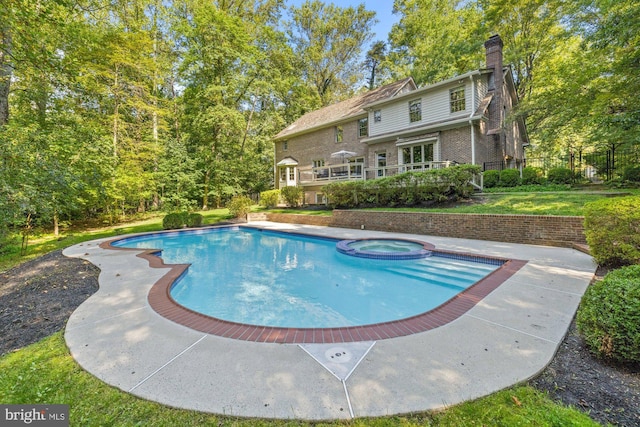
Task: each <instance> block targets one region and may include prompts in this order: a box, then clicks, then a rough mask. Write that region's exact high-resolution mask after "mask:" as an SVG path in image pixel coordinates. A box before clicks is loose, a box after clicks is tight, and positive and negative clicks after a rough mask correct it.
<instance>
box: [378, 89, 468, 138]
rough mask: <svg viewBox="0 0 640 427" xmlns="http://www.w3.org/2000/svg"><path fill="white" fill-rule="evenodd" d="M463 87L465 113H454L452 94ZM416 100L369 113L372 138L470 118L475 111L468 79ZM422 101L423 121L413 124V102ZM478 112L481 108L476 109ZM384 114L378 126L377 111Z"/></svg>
mask: <svg viewBox="0 0 640 427" xmlns="http://www.w3.org/2000/svg"><path fill="white" fill-rule="evenodd" d="M460 86H463V87H464V89H465V92H464V95H465V107H466V108H465V110H463V111H458V112H455V113H451V112H450V108H449V90H451V89H454V88H457V87H460ZM414 92H416V93H414V94H413V96H409V95H407V94H405V95H404V96H403V97H402V99H399V100H397V101H395V102H393V103H389V104H383V105H380V106H374V107H371V110H370V111H369V136H370V137H375V136H379V135H385V134H388V133H393V132H399V131H403V130H406V129H408V128H412V127H418V126H425V125H428V124H429V123H438V122H442V121H445V120H454V119H456V118H463V117H465V116H468V115H469V114H470V113H471V112H472V110H471V108H472V105H473V104H474V103H472V97H473V96H472V90H471V81H470V80H469V79H468V78H466V79H464V80H463V81H462V82H461V83H458V82H454V83H451V84H449V85H446V86H442V87H440V88H437V89H436V90H434V91H430V92H421V91H420V90H417V91H414ZM418 99H419V100H421V103H422V120H420V121H416V122H411V121H410V119H409V102H411V101H413V100H418ZM473 108H474V109H475V108H477V105H476V106H474V107H473ZM376 110H380V112H381V116H382V120H381V121H380V122H377V123H376V122H375V120H374V111H376Z"/></svg>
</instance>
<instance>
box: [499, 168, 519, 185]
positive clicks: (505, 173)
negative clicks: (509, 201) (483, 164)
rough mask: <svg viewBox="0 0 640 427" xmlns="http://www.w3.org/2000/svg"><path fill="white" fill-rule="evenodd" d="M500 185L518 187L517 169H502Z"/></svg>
mask: <svg viewBox="0 0 640 427" xmlns="http://www.w3.org/2000/svg"><path fill="white" fill-rule="evenodd" d="M500 185H501V186H503V187H516V186H518V185H520V171H519V170H518V169H504V170H502V171H501V172H500Z"/></svg>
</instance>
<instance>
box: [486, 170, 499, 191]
mask: <svg viewBox="0 0 640 427" xmlns="http://www.w3.org/2000/svg"><path fill="white" fill-rule="evenodd" d="M483 175H484V177H483V180H482V183H483V184H482V185H483V186H484V187H485V188H493V187H497V186H498V184H499V183H500V171H497V170H488V171H484V172H483Z"/></svg>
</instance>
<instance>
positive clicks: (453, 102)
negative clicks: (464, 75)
mask: <svg viewBox="0 0 640 427" xmlns="http://www.w3.org/2000/svg"><path fill="white" fill-rule="evenodd" d="M449 105H450V109H451V112H452V113H457V112H458V111H464V110H465V107H466V106H465V99H464V86H461V87H457V88H455V89H451V90H450V91H449Z"/></svg>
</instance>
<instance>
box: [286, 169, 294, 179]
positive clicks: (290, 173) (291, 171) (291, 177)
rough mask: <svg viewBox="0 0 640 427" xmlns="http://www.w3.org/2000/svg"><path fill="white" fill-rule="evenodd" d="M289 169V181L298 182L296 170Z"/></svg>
mask: <svg viewBox="0 0 640 427" xmlns="http://www.w3.org/2000/svg"><path fill="white" fill-rule="evenodd" d="M287 169H289V181H295V180H296V168H294V167H289V168H287Z"/></svg>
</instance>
